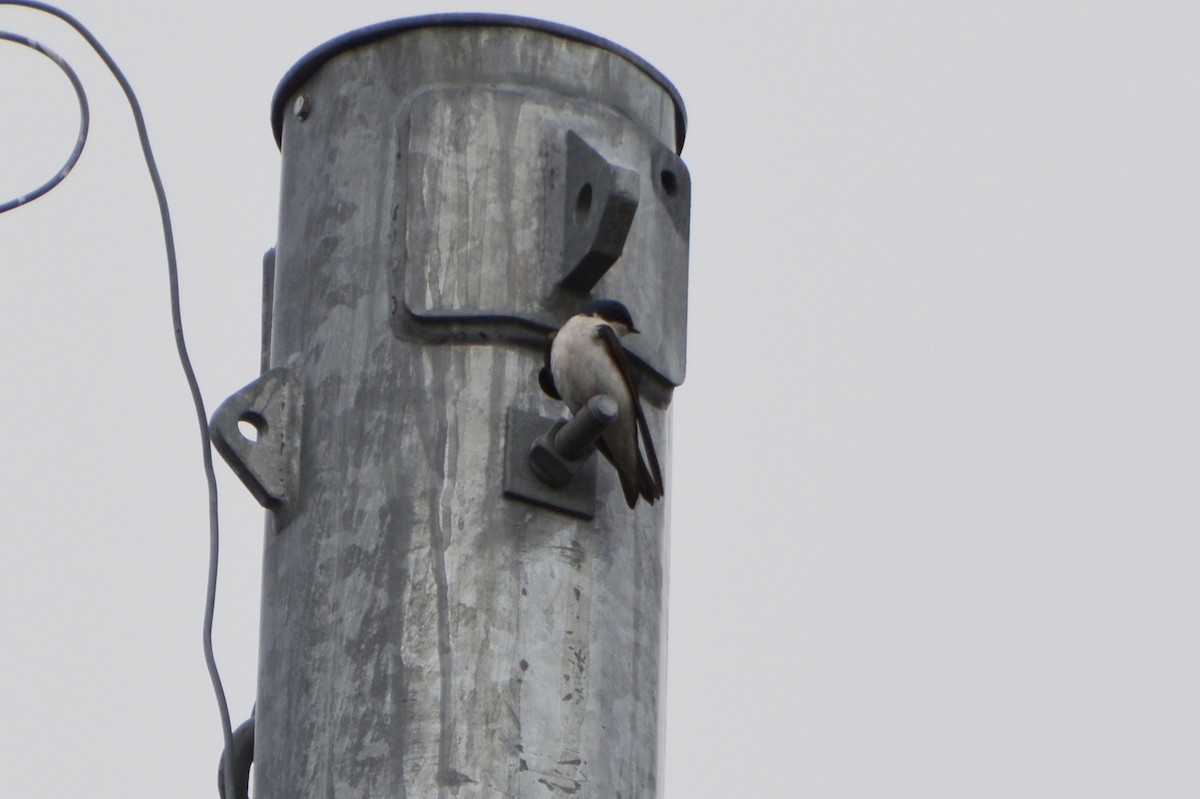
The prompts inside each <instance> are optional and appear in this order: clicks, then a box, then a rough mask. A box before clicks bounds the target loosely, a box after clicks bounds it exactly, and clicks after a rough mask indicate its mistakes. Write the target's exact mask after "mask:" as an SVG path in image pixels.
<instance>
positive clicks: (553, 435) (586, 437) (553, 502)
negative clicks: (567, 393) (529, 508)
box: [504, 394, 617, 519]
mask: <svg viewBox="0 0 1200 799" xmlns="http://www.w3.org/2000/svg"><path fill="white" fill-rule="evenodd" d="M616 418H617V403H616V400H614V399H613V398H612V397H609V396H606V395H603V394H601V395H599V396H596V397H592V399H591V401H590V402H588V404H587V405H585V406H584V407H583V408H581V409H580V411H579V413H577V414H575V415H574V416H573V417H572V418H571V419H570V420H569V421H568V420H566V419H560V420H558V421H557V422H554V421H552V420H550V419H547V418H545V417H543V416H538V415H537V414H533V413H528V412H526V411H519V410H517V409H515V408H509V410H508V420H507V427H506V433H507V435H506V436H505V445H504V449H505V452H504V454H505V458H504V496H506V497H508V498H510V499H520V500H524V501H525V502H532V503H533V504H535V505H541V506H542V507H546V508H550V509H551V510H557V511H561V512H562V513H568V514H570V515H572V516H578V517H579V518H581V519H592V518H594V517H595V515H596V459H595V458H593V457H592V454H593V453H594V452H595V451H596V439H597V438H599V437H600V435H601V434H602V433H603V432H604V431H605V430H606V429H607V428H608V426H609V425H611V424H612V423H613V422H614V421H616Z"/></svg>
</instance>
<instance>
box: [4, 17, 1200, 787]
mask: <svg viewBox="0 0 1200 799" xmlns="http://www.w3.org/2000/svg"><path fill="white" fill-rule="evenodd" d="M67 10H68V11H71V12H72V13H74V14H76V15H77V16H79V17H80V18H81V19H82V20H83V21H84V22H85V23H86V24H88V25H89V26H91V28H92V30H93V32H94V33H95V34H96V35H97V36H98V37H99V38H100V40H101V41H102V42H103V43H104V44H105V45H106V46H107V47H108V48H109V50H110V51H111V53H112V54H113V56H114V57H115V58H116V59H117V61H118V62H119V63H120V64H121V66H122V67H123V69H124V70H125V72H126V74H127V76H128V77H129V79H130V81H131V82H132V84H133V85H134V87H135V89H136V90H137V92H138V93H139V96H140V98H141V101H142V103H143V106H144V109H145V114H146V118H147V122H148V125H149V129H150V132H151V136H152V140H153V143H154V146H155V150H156V153H157V156H158V158H159V162H160V166H161V168H162V173H163V179H164V181H165V184H166V187H167V191H168V195H169V198H170V201H171V206H172V212H173V215H174V219H175V223H176V236H177V242H178V246H179V257H180V270H181V275H182V284H183V312H184V321H185V325H186V326H187V332H188V334H189V342H190V345H191V349H192V355H193V358H194V360H195V363H196V368H197V371H198V374H199V377H200V380H201V385H202V387H203V389H204V392H205V396H206V399H207V401H208V403H209V409H210V412H211V410H212V409H213V408H214V407H215V406H216V404H218V403H219V402H220V401H221V400H223V399H224V398H225V397H226V396H228V395H229V394H231V393H232V392H233V391H235V390H236V389H238V388H239V387H241V386H242V385H244V384H245V383H247V382H248V381H249V380H251V379H252V378H253V377H254V376H255V375H256V374H257V369H258V325H259V320H258V313H259V268H260V266H259V263H260V258H261V255H262V252H263V251H264V250H265V249H266V248H267V247H268V246H270V245H271V244H272V243H273V241H274V236H275V224H276V219H277V211H278V209H277V196H278V191H277V187H278V179H279V176H278V168H279V157H278V150H277V148H276V146H275V143H274V140H273V138H272V135H271V131H270V125H269V121H268V110H269V103H270V99H271V95H272V92H273V91H274V89H275V86H276V84H277V83H278V81H279V80H280V78H282V76H283V75H284V73H285V72H286V71H287V69H288V68H289V67H290V66H291V65H292V64H293V63H294V62H295V61H296V60H297V59H299V58H300V57H301V56H303V55H304V54H305V53H306V52H307V51H308V50H310V49H311V48H312V47H314V46H316V45H318V44H320V43H322V42H324V41H326V40H328V39H330V38H333V37H334V36H337V35H339V34H341V33H343V32H346V31H348V30H351V29H353V28H356V27H360V26H362V25H366V24H370V23H374V22H379V21H382V20H386V19H391V18H395V17H400V16H411V15H415V14H421V13H430V12H440V11H451V10H478V11H496V12H504V13H513V14H521V15H528V16H534V17H540V18H544V19H549V20H552V21H556V22H562V23H565V24H568V25H572V26H575V27H578V28H582V29H584V30H588V31H591V32H593V33H596V34H600V35H602V36H605V37H607V38H609V39H612V40H613V41H615V42H617V43H619V44H621V45H624V46H626V47H628V48H629V49H631V50H633V51H634V52H636V53H638V54H639V55H641V56H643V57H645V58H646V59H647V60H649V61H650V62H651V63H652V64H654V65H655V66H656V67H658V68H659V69H660V70H661V71H662V72H663V73H665V74H666V75H667V76H668V78H670V79H671V80H672V81H673V82H674V83H675V84H676V86H677V87H678V88H679V90H680V92H681V93H682V95H683V98H684V100H685V102H686V104H687V108H688V113H689V129H688V139H687V144H686V146H685V148H684V152H683V155H684V159H685V160H686V162H687V163H688V165H689V167H690V169H691V173H692V178H693V209H692V240H691V296H690V320H689V331H688V332H689V340H688V350H689V357H688V378H687V382H686V383H685V384H684V386H683V387H682V388H681V389H680V390H678V391H677V392H676V394H675V401H674V403H673V408H674V428H673V433H674V440H673V446H672V460H673V469H672V484H671V486H670V488H671V491H672V500H671V501H672V524H671V554H672V564H671V583H670V592H671V640H670V679H669V689H668V690H669V703H668V713H667V748H668V751H667V760H666V775H665V781H666V796H667V797H669V799H707V798H708V797H720V798H722V799H727V798H728V797H737V796H748V797H750V796H752V797H756V799H774V798H775V797H779V798H781V799H790V797H805V798H807V797H814V798H816V797H820V798H822V799H824V798H825V797H888V798H889V799H890V798H891V797H920V798H921V799H929V797H947V798H951V797H965V796H969V797H1021V798H1022V799H1025V798H1027V797H1048V798H1049V797H1055V798H1056V799H1057V798H1059V797H1065V796H1081V797H1082V796H1086V797H1089V799H1094V798H1095V797H1129V796H1153V797H1175V796H1195V795H1198V794H1200V758H1197V756H1196V753H1197V751H1200V684H1198V681H1197V676H1196V675H1198V674H1200V642H1198V640H1197V635H1198V633H1200V587H1198V580H1197V577H1198V574H1200V506H1198V503H1197V491H1196V488H1197V484H1198V477H1200V474H1198V472H1200V468H1198V467H1200V458H1198V456H1197V452H1198V446H1200V422H1198V413H1197V411H1198V409H1200V372H1198V370H1197V342H1198V341H1200V307H1198V299H1200V269H1198V268H1197V266H1198V264H1200V236H1198V234H1197V229H1198V228H1197V219H1198V218H1200V188H1198V187H1200V150H1198V149H1197V142H1198V141H1200V114H1198V113H1197V111H1196V104H1197V97H1200V48H1198V47H1197V44H1196V43H1197V42H1198V41H1200V6H1197V5H1196V4H1195V3H1185V2H1154V3H1145V2H1139V3H1135V2H1104V1H1103V0H1101V1H1099V2H1086V3H1085V2H1022V1H1020V0H1018V1H1017V2H1013V0H1006V2H992V0H985V1H983V2H978V1H977V2H970V3H951V2H918V3H908V4H895V3H882V2H878V3H876V2H862V3H852V2H803V3H795V4H770V6H768V4H766V3H763V2H752V3H742V4H738V5H736V6H725V7H716V6H713V7H705V6H703V5H688V4H681V3H679V2H664V0H639V2H636V3H632V2H610V3H587V4H584V3H572V2H534V1H532V0H514V1H513V2H509V3H504V4H500V3H493V2H479V3H476V4H475V5H474V6H473V7H472V8H469V9H461V8H455V7H448V6H439V5H425V6H411V5H405V4H397V3H394V2H392V3H389V2H376V1H375V0H340V1H339V2H337V3H328V4H303V5H300V4H296V3H291V2H283V1H282V0H250V2H231V1H229V0H214V1H211V2H205V3H162V2H152V1H151V0H90V2H86V3H84V2H78V3H73V4H70V5H68V6H67ZM0 30H11V31H18V32H21V33H24V34H26V35H30V36H33V37H34V38H37V39H39V40H41V41H43V42H44V43H45V44H47V45H49V46H50V47H52V48H54V49H56V50H58V51H59V52H60V53H62V54H63V55H64V56H66V57H67V58H68V59H69V60H70V61H71V63H72V64H73V65H74V66H75V68H76V69H77V71H78V72H79V73H80V75H81V77H82V79H83V82H84V84H85V85H86V87H87V90H88V94H89V98H90V100H91V106H92V114H93V123H92V135H91V139H90V141H89V144H88V148H87V150H86V151H85V153H84V156H83V159H82V160H81V162H80V163H79V166H78V167H77V168H76V170H75V172H74V173H72V174H71V175H70V177H69V178H68V179H67V180H66V182H65V183H64V184H63V185H62V186H61V187H60V188H59V189H57V190H56V191H55V192H53V193H52V194H51V195H49V196H47V197H45V198H43V199H41V200H39V201H37V202H36V203H34V204H32V205H30V206H28V207H25V208H22V209H19V210H17V211H15V212H13V213H9V214H6V215H4V216H2V217H0V264H2V265H3V285H4V288H3V289H2V290H0V338H2V340H3V342H4V344H3V346H2V347H0V374H3V376H4V377H3V386H4V391H3V393H2V394H0V397H2V402H3V405H2V409H3V412H2V413H0V443H2V445H3V448H4V452H5V453H6V456H5V458H4V459H3V461H2V462H0V470H2V472H0V478H2V479H0V527H2V529H3V531H4V540H5V541H6V543H7V546H6V547H5V554H4V556H3V557H0V607H2V608H3V612H2V613H0V647H2V650H0V651H2V652H3V663H4V666H3V677H4V679H3V680H0V718H2V719H3V724H0V773H3V774H4V787H3V793H4V794H5V795H9V796H14V797H15V796H21V797H42V796H45V797H63V796H89V797H116V796H176V797H189V798H190V797H197V798H199V797H212V796H215V787H214V776H215V767H216V758H217V755H218V753H219V750H220V746H221V743H220V731H219V726H218V719H217V713H216V709H215V705H214V703H213V700H212V697H211V691H210V688H209V685H208V678H207V676H206V674H205V671H204V664H203V660H202V656H201V650H200V626H201V618H202V611H203V595H204V578H205V570H206V554H207V528H206V510H205V507H206V498H205V494H204V486H203V479H202V474H201V470H200V459H199V447H198V440H197V439H198V434H197V432H196V429H195V425H194V420H193V417H192V410H191V408H190V405H189V400H188V397H187V393H186V387H185V383H184V380H183V376H182V373H181V372H180V370H179V367H178V365H177V363H176V361H175V356H174V350H173V345H172V341H171V327H170V317H169V313H168V306H167V284H166V276H165V275H166V272H165V264H164V258H163V250H162V244H161V239H160V233H159V223H158V220H157V217H156V212H155V207H154V203H153V194H152V192H151V188H150V184H149V181H148V180H147V178H146V175H145V170H144V167H143V166H142V164H141V161H140V156H139V153H138V150H137V142H136V137H135V133H134V129H133V125H132V123H131V120H130V116H129V113H128V111H127V109H126V107H125V106H124V105H123V100H122V97H121V95H120V93H119V91H118V89H117V87H116V85H115V83H114V82H113V80H112V79H111V78H110V77H109V76H108V74H107V73H106V72H105V71H104V70H103V68H102V65H101V64H100V62H99V61H98V59H97V58H96V57H95V56H94V55H93V54H92V53H91V52H90V50H88V48H87V47H86V45H85V44H84V43H83V42H82V41H81V40H80V39H79V38H78V37H77V36H76V35H75V34H74V33H73V32H71V31H70V30H69V29H68V28H67V27H66V26H64V25H62V24H61V23H57V22H55V21H53V20H50V19H48V18H41V17H39V16H37V15H35V14H34V13H32V12H28V11H22V10H15V9H11V8H0ZM75 127H76V110H75V104H74V95H73V93H72V92H71V89H70V86H69V84H68V83H67V82H66V80H65V79H64V78H63V77H62V75H61V74H60V73H58V72H57V70H56V69H55V67H54V66H53V65H52V64H50V63H49V62H48V61H45V60H44V59H41V58H40V57H39V56H37V55H36V54H34V53H32V52H30V51H27V50H25V49H23V48H20V47H16V46H13V45H9V44H6V43H0V195H3V196H2V197H0V199H7V197H8V196H12V195H16V194H18V193H21V192H22V191H25V190H27V189H28V188H30V187H31V186H32V185H35V184H36V183H39V182H41V180H43V179H45V177H46V176H48V175H49V174H52V173H53V172H54V171H55V170H56V169H57V168H58V166H59V164H60V163H61V161H62V159H63V157H64V156H65V155H66V153H67V151H68V150H69V149H70V147H71V143H72V142H73V140H74V137H75ZM221 470H222V471H221V486H222V503H223V516H222V521H223V526H224V540H223V542H222V543H223V561H222V575H221V586H220V594H219V598H218V608H217V632H216V645H217V656H218V660H219V662H220V664H221V667H222V673H223V676H224V678H225V680H226V686H227V690H228V692H229V696H230V702H231V705H232V708H233V713H234V715H235V717H236V718H238V719H240V718H244V717H245V716H246V715H247V714H248V713H249V711H250V706H251V704H252V703H253V693H254V679H255V668H256V646H257V635H258V629H257V624H258V587H259V569H260V564H261V557H260V556H261V535H262V512H261V510H260V509H259V507H258V506H257V505H256V504H255V503H254V502H253V500H252V499H251V498H250V496H249V495H248V494H247V493H246V492H245V490H244V489H243V488H242V486H241V485H240V483H238V482H237V481H236V479H234V478H233V477H232V476H231V475H229V473H228V472H227V471H226V470H225V469H224V467H223V466H221Z"/></svg>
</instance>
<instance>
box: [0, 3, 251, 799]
mask: <svg viewBox="0 0 1200 799" xmlns="http://www.w3.org/2000/svg"><path fill="white" fill-rule="evenodd" d="M0 6H19V7H22V8H30V9H33V10H35V11H41V12H43V13H46V14H50V15H51V16H54V17H57V18H58V19H61V20H62V21H63V22H65V23H67V24H68V25H70V26H71V27H72V28H74V29H75V30H76V31H77V32H78V33H79V35H80V36H82V37H83V38H84V39H85V40H86V41H87V43H88V44H89V45H91V47H92V49H93V50H95V51H96V54H97V55H99V56H100V58H101V60H103V61H104V64H105V66H107V67H108V69H109V71H110V72H111V73H112V74H113V77H115V78H116V79H117V83H119V84H120V85H121V90H122V91H123V92H124V93H125V98H126V99H127V100H128V101H129V108H130V110H131V111H132V112H133V119H134V122H135V124H136V125H137V132H138V140H139V141H140V142H141V145H142V154H143V155H144V156H145V160H146V169H147V170H148V171H149V173H150V181H151V183H153V184H154V194H155V196H156V197H157V199H158V211H159V216H160V217H161V218H162V230H163V243H164V244H165V246H166V251H167V276H168V279H169V283H170V293H171V321H172V323H173V325H174V328H175V349H176V351H177V352H178V354H179V363H180V366H182V367H183V373H184V376H185V377H186V378H187V383H188V389H189V390H190V391H191V395H192V404H193V405H194V406H195V410H196V422H197V424H198V425H199V428H200V445H201V450H202V452H203V461H204V477H205V480H206V482H207V483H208V529H209V557H208V590H207V593H206V597H205V604H204V632H203V637H204V660H205V662H206V663H207V665H208V674H209V677H210V678H211V679H212V684H213V691H214V692H215V694H216V698H217V708H218V710H219V711H220V714H221V727H222V733H223V735H224V738H225V751H226V752H228V753H232V752H233V728H232V725H231V723H230V720H229V703H228V702H227V701H226V699H225V689H224V687H223V686H222V684H221V675H220V673H219V671H218V670H217V661H216V657H215V656H214V654H213V645H212V628H213V615H214V611H215V608H216V597H217V563H218V555H219V552H220V547H219V544H220V526H219V524H218V514H217V478H216V473H215V472H214V471H213V460H212V446H211V442H210V440H209V436H208V414H207V413H206V412H205V410H204V398H203V396H202V395H201V394H200V385H199V383H198V382H197V381H196V373H195V370H194V369H193V368H192V361H191V358H190V357H188V352H187V343H186V342H185V341H184V337H183V318H182V314H181V312H180V307H179V270H178V265H177V263H176V259H175V236H174V233H173V232H172V228H171V213H170V210H169V209H168V207H167V195H166V191H165V190H164V189H163V184H162V178H161V177H160V176H159V173H158V165H157V164H156V163H155V160H154V154H153V152H152V151H151V149H150V137H149V134H148V133H147V131H146V120H145V118H144V117H143V116H142V108H141V104H140V103H139V102H138V99H137V96H136V95H135V94H134V92H133V87H132V86H130V85H129V81H128V80H126V78H125V74H124V73H123V72H121V69H120V67H118V66H117V63H116V62H115V61H114V60H113V59H112V56H110V55H109V54H108V51H107V50H105V49H104V46H103V45H101V44H100V42H99V41H98V40H97V39H96V37H95V36H93V35H92V33H91V31H89V30H88V29H87V28H86V27H85V26H84V25H83V23H81V22H80V21H79V20H77V19H75V18H74V17H73V16H71V15H70V14H68V13H66V12H65V11H63V10H61V9H59V8H56V7H54V6H52V5H49V4H47V3H41V2H37V0H0ZM3 38H5V39H7V40H9V41H15V42H17V43H18V44H25V45H26V46H31V47H33V48H34V49H35V50H38V51H39V52H41V53H43V54H45V55H47V56H48V57H50V58H51V59H52V60H53V61H54V62H55V63H56V64H58V65H59V66H60V67H61V68H62V69H63V71H64V72H66V73H67V77H68V78H70V79H71V83H72V85H73V86H74V87H75V93H76V94H77V95H78V97H79V105H80V114H81V118H82V123H81V128H80V137H79V140H78V141H77V142H76V145H75V149H74V150H72V152H71V157H70V158H69V159H68V161H67V164H66V165H65V166H64V167H63V169H61V170H59V173H58V174H57V175H55V176H54V178H52V179H51V180H49V181H47V182H46V183H45V184H43V185H42V186H40V187H39V188H38V189H35V190H34V191H33V192H30V193H29V194H26V195H24V196H23V197H19V198H17V199H16V200H12V201H9V202H6V203H5V205H4V206H0V213H3V212H4V211H9V210H12V209H13V208H17V207H19V206H21V205H24V204H25V203H28V202H29V201H30V200H33V199H35V198H36V197H39V196H41V195H42V194H45V193H46V192H47V191H49V190H50V189H52V188H54V187H55V186H56V185H58V183H60V182H61V181H62V179H63V178H64V177H66V174H67V173H68V172H70V170H71V167H73V166H74V165H75V161H76V160H78V158H79V154H80V153H81V152H82V151H83V144H84V142H85V141H86V139H87V120H88V108H87V99H86V97H85V94H84V91H83V86H82V84H80V82H79V78H78V77H77V76H76V75H75V73H74V71H73V70H71V68H70V67H68V66H67V64H66V62H65V61H63V60H62V59H61V58H60V57H58V56H57V55H53V54H52V53H50V51H48V50H46V48H44V47H41V46H40V45H38V44H36V43H33V42H31V41H30V40H28V39H25V37H18V36H16V35H14V34H5V35H4V36H3ZM222 768H223V770H224V774H225V785H227V786H232V785H234V784H235V782H234V774H233V758H232V757H226V758H224V763H223V766H222Z"/></svg>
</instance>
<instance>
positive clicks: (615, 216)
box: [560, 130, 641, 294]
mask: <svg viewBox="0 0 1200 799" xmlns="http://www.w3.org/2000/svg"><path fill="white" fill-rule="evenodd" d="M640 186H641V178H640V177H639V176H638V173H637V172H635V171H633V170H632V169H626V168H625V167H620V166H617V165H615V164H612V163H610V162H609V161H608V160H607V159H606V158H605V157H604V156H602V155H600V153H598V152H596V151H595V150H594V149H592V147H591V146H590V145H589V144H588V143H587V142H586V141H584V140H583V137H581V136H580V135H579V134H578V133H576V132H575V131H573V130H569V131H567V176H566V195H565V200H564V204H563V205H564V207H563V224H564V225H565V228H564V230H565V235H564V237H563V239H564V240H563V267H564V268H565V269H566V273H567V274H566V277H564V278H563V279H562V281H560V285H561V286H562V287H563V288H566V289H569V290H571V291H576V292H579V293H581V294H586V293H588V292H589V291H591V290H592V287H593V286H595V285H596V283H598V282H599V281H600V278H602V277H604V273H605V272H607V271H608V268H609V267H610V266H612V265H613V264H614V263H615V262H616V260H617V259H618V258H620V257H621V253H622V251H624V249H625V239H626V238H627V237H628V236H629V228H630V226H631V225H632V224H633V215H634V212H636V211H637V207H638V198H639V194H640V192H641V189H640Z"/></svg>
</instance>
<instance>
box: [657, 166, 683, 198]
mask: <svg viewBox="0 0 1200 799" xmlns="http://www.w3.org/2000/svg"><path fill="white" fill-rule="evenodd" d="M658 179H659V181H661V182H662V187H663V191H665V192H666V193H667V196H668V197H674V196H675V195H676V194H677V193H678V192H679V178H677V177H675V173H674V172H672V171H671V170H669V169H664V170H663V171H662V172H660V173H659V175H658Z"/></svg>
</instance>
